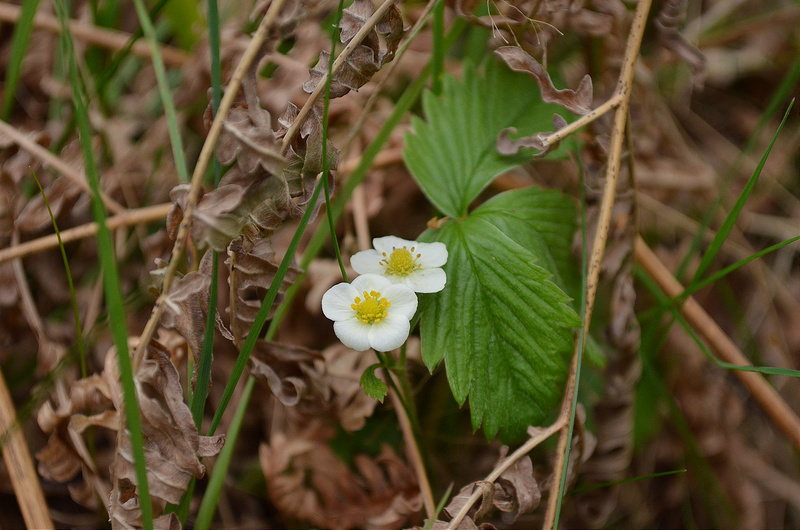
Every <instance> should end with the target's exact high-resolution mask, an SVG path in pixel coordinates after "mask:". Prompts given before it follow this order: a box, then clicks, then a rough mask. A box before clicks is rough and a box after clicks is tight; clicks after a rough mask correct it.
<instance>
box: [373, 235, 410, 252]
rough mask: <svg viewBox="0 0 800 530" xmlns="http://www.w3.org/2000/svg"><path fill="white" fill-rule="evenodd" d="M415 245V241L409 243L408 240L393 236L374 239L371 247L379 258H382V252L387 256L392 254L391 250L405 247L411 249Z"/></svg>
mask: <svg viewBox="0 0 800 530" xmlns="http://www.w3.org/2000/svg"><path fill="white" fill-rule="evenodd" d="M416 245H417V242H416V241H409V240H408V239H403V238H400V237H395V236H385V237H376V238H375V239H373V240H372V246H373V247H375V250H376V251H377V252H378V255H380V256H383V253H384V252H386V255H387V256H388V255H390V254H391V253H392V248H403V247H406V248H408V249H411V247H414V246H416Z"/></svg>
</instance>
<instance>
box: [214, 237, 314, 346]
mask: <svg viewBox="0 0 800 530" xmlns="http://www.w3.org/2000/svg"><path fill="white" fill-rule="evenodd" d="M228 256H229V257H228V259H227V260H226V261H225V263H226V265H228V269H229V271H230V276H229V277H228V282H229V284H230V285H231V289H232V292H233V293H234V296H233V298H232V299H231V306H230V308H229V310H230V312H231V331H232V333H233V336H234V337H235V338H236V340H237V341H240V340H243V339H244V338H245V337H246V336H247V332H249V330H250V327H251V326H252V324H253V322H254V321H255V318H256V315H257V314H258V310H259V309H260V308H261V304H262V301H263V300H264V297H265V296H266V294H267V291H268V290H269V288H270V286H271V285H272V281H273V279H274V278H275V273H276V272H277V271H278V264H277V263H275V261H274V260H275V251H274V250H273V249H272V245H271V244H270V242H269V240H266V239H261V240H259V241H257V242H256V243H255V245H253V247H252V248H250V249H249V250H247V249H245V247H244V245H243V241H242V239H237V240H235V241H233V242H231V244H230V245H229V246H228ZM298 274H300V269H298V268H297V267H296V266H290V267H289V270H288V271H287V272H286V275H285V276H284V277H283V280H282V281H281V286H280V288H279V289H278V294H277V296H276V297H275V302H274V304H273V305H272V308H270V313H269V314H270V315H271V314H272V313H273V312H274V311H275V309H276V308H277V306H278V304H280V303H281V302H282V301H283V295H284V293H285V292H286V289H288V288H289V286H290V285H292V283H294V281H295V279H296V278H297V275H298Z"/></svg>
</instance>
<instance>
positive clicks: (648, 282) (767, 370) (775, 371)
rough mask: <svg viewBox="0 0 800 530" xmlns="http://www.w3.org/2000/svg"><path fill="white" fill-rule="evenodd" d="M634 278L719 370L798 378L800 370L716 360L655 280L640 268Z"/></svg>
mask: <svg viewBox="0 0 800 530" xmlns="http://www.w3.org/2000/svg"><path fill="white" fill-rule="evenodd" d="M636 278H637V279H638V280H639V281H640V282H641V283H642V284H643V285H644V286H645V287H646V288H647V290H648V291H650V293H651V294H652V295H653V296H654V297H655V298H656V299H657V300H658V302H659V303H660V304H663V305H664V306H665V307H667V309H668V310H669V311H670V313H672V318H673V319H674V320H676V321H677V322H678V324H680V326H681V327H682V328H683V329H684V330H685V331H686V333H687V334H688V335H689V336H690V337H691V338H692V340H693V341H694V342H695V344H697V346H698V347H699V348H700V350H701V351H702V352H703V355H705V356H706V357H707V358H708V360H709V361H711V362H712V363H714V364H716V365H717V366H719V367H720V368H724V369H726V370H740V371H742V372H758V373H760V374H769V375H784V376H788V377H800V370H792V369H789V368H775V367H772V366H742V365H739V364H732V363H729V362H725V361H721V360H719V359H717V358H716V357H715V356H714V354H712V353H711V351H709V349H708V348H707V347H706V345H705V344H704V343H703V341H702V340H700V337H698V336H697V333H695V331H694V329H693V328H692V327H691V326H690V325H689V323H688V322H687V321H686V319H685V318H683V315H682V314H681V313H680V311H679V310H678V308H677V307H676V306H675V304H674V303H671V301H670V299H669V298H668V297H667V296H666V294H664V292H663V291H662V290H661V288H660V287H659V286H658V284H656V282H655V280H653V279H652V278H651V277H650V276H648V275H647V274H646V273H645V272H644V271H643V270H642V269H641V268H639V267H637V268H636Z"/></svg>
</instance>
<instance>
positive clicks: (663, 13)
mask: <svg viewBox="0 0 800 530" xmlns="http://www.w3.org/2000/svg"><path fill="white" fill-rule="evenodd" d="M686 4H687V2H686V0H666V1H665V2H663V3H662V6H661V10H660V11H659V12H658V15H657V16H656V20H655V26H656V29H657V30H658V39H659V41H660V42H661V43H662V44H663V45H664V47H666V48H667V49H668V50H670V51H672V52H673V53H675V54H676V55H677V56H678V57H680V58H681V59H683V60H684V61H686V62H687V63H689V65H690V66H691V67H692V70H694V74H695V76H699V75H700V74H702V72H703V70H705V67H706V57H705V55H703V53H702V52H701V51H700V50H698V49H697V47H696V46H694V45H693V44H692V43H691V42H689V41H688V40H686V37H684V36H683V35H682V34H681V33H680V31H679V30H678V26H679V25H680V24H681V23H683V22H684V21H685V20H686Z"/></svg>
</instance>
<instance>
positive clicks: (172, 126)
mask: <svg viewBox="0 0 800 530" xmlns="http://www.w3.org/2000/svg"><path fill="white" fill-rule="evenodd" d="M133 5H134V7H135V8H136V14H137V15H138V17H139V23H140V24H141V25H142V31H144V35H145V39H147V43H148V44H149V45H150V52H151V54H152V59H153V71H154V72H155V74H156V82H157V83H158V92H159V94H160V95H161V104H162V105H164V113H165V114H166V117H167V128H168V129H169V139H170V143H171V144H172V157H173V159H174V160H175V169H176V170H177V172H178V179H179V180H180V181H181V182H189V172H188V170H187V169H186V158H185V157H184V154H183V141H182V140H181V134H180V131H179V130H178V116H177V113H176V112H175V102H174V101H173V100H172V94H171V93H170V91H169V83H168V82H167V73H166V70H165V68H164V60H163V59H162V58H161V51H160V50H159V48H158V39H157V38H156V30H155V28H154V27H153V23H152V22H151V21H150V16H149V15H148V14H147V9H145V7H144V2H142V0H133ZM168 8H169V7H168Z"/></svg>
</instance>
